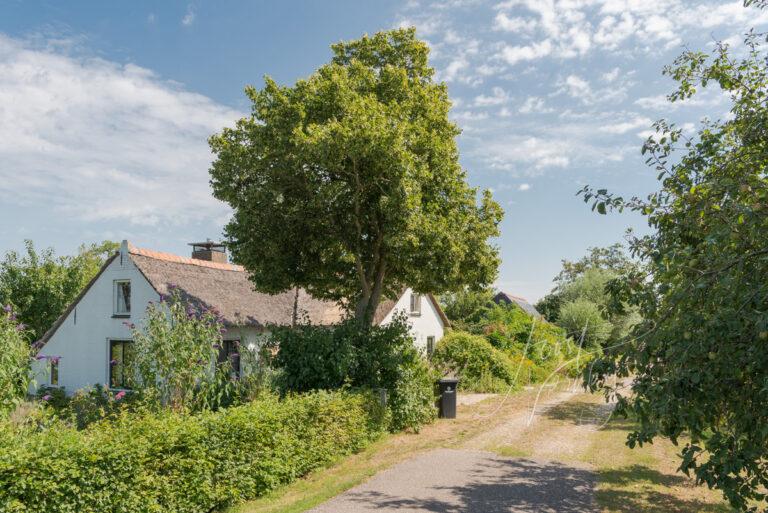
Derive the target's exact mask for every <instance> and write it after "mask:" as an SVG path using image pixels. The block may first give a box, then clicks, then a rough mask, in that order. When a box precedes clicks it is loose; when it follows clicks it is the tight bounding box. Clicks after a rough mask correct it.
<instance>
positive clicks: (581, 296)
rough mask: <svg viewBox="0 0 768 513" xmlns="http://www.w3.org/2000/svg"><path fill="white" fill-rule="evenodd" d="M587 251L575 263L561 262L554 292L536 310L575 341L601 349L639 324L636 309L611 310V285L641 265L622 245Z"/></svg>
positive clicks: (541, 301)
mask: <svg viewBox="0 0 768 513" xmlns="http://www.w3.org/2000/svg"><path fill="white" fill-rule="evenodd" d="M588 251H589V253H588V254H587V255H586V256H584V257H583V258H581V259H579V260H577V261H575V262H571V261H569V260H563V261H562V262H563V269H562V270H561V271H560V273H559V274H558V275H557V276H556V277H555V280H554V281H555V288H554V289H553V290H552V292H550V293H549V294H547V295H546V296H545V297H544V298H542V299H541V300H540V301H539V302H538V303H537V304H536V309H537V310H538V311H539V312H541V313H542V314H543V315H544V316H545V317H546V318H547V319H548V320H549V321H551V322H554V323H555V324H557V325H559V326H562V327H563V328H565V329H566V330H567V332H568V335H569V336H571V337H573V338H574V339H575V340H577V341H579V340H581V337H582V335H584V337H585V340H584V342H585V345H586V346H592V347H599V346H602V345H606V344H610V343H614V342H616V341H618V340H621V339H622V337H624V336H625V335H626V334H627V333H628V332H629V329H630V328H631V327H632V326H633V325H634V324H636V323H637V322H639V320H640V319H639V315H638V313H637V309H636V308H629V307H627V308H624V309H622V310H621V311H617V310H616V309H614V308H611V306H612V301H613V298H612V296H611V294H610V286H611V283H612V282H613V281H614V280H616V279H618V278H619V277H621V276H625V275H627V274H630V273H632V272H635V271H637V269H638V263H637V262H635V261H633V260H632V259H631V258H629V257H628V256H627V254H626V253H625V251H624V247H623V246H622V245H621V244H613V245H611V246H608V247H605V248H600V247H596V248H589V250H588ZM585 329H586V331H585Z"/></svg>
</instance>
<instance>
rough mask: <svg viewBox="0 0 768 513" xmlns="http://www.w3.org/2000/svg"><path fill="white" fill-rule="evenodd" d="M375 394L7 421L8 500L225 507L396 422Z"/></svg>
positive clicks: (87, 512)
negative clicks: (97, 418) (89, 418)
mask: <svg viewBox="0 0 768 513" xmlns="http://www.w3.org/2000/svg"><path fill="white" fill-rule="evenodd" d="M386 421H387V416H386V415H385V414H384V412H383V411H382V408H381V407H380V406H379V405H378V403H377V398H374V397H373V395H372V394H352V393H349V392H335V393H327V392H319V393H313V394H305V395H302V396H292V397H288V398H285V399H284V400H281V401H278V400H276V399H275V398H266V399H263V400H260V401H256V402H253V403H250V404H247V405H243V406H239V407H233V408H228V409H224V410H221V411H219V412H215V413H214V412H205V413H202V414H196V415H185V414H179V413H173V412H169V411H167V410H166V411H162V412H159V413H148V412H141V413H129V412H123V413H121V414H120V415H118V416H117V417H116V418H115V419H114V420H111V421H101V422H97V423H96V424H93V425H92V426H90V427H89V428H88V429H85V430H83V431H76V430H75V429H74V428H71V427H68V426H66V425H64V424H63V423H60V422H54V423H53V425H51V426H50V427H48V428H43V429H42V430H40V429H37V428H34V429H33V428H28V429H15V428H14V427H12V426H11V425H10V424H9V423H2V424H0V454H2V465H1V466H0V490H2V494H0V510H2V511H4V512H5V511H8V512H15V511H24V512H29V513H42V512H45V513H100V512H103V511H114V512H133V511H146V512H161V511H162V512H177V513H187V512H189V513H192V512H200V511H224V510H225V509H227V508H228V507H229V506H231V505H233V504H237V503H239V502H242V501H243V500H247V499H251V498H255V497H259V496H262V495H264V494H266V493H268V492H269V491H271V490H273V489H275V488H276V487H278V486H280V485H283V484H286V483H289V482H291V481H294V480H295V479H297V478H299V477H302V476H304V475H306V474H308V473H309V472H311V471H312V470H314V469H317V468H320V467H323V466H326V465H328V464H330V463H332V462H333V461H335V460H337V459H338V458H340V457H342V456H345V455H347V454H350V453H353V452H357V451H359V450H360V449H362V448H364V447H365V446H367V445H368V444H369V443H370V442H371V441H373V440H375V439H376V438H377V437H379V436H380V435H381V433H382V432H383V431H384V430H385V429H386Z"/></svg>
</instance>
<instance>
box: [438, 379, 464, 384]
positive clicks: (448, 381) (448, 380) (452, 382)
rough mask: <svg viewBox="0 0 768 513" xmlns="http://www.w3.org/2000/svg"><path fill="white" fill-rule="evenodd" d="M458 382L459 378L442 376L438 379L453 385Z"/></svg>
mask: <svg viewBox="0 0 768 513" xmlns="http://www.w3.org/2000/svg"><path fill="white" fill-rule="evenodd" d="M458 382H459V378H442V379H440V381H439V383H441V384H442V383H444V384H446V385H455V384H456V383H458Z"/></svg>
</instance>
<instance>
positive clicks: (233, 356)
mask: <svg viewBox="0 0 768 513" xmlns="http://www.w3.org/2000/svg"><path fill="white" fill-rule="evenodd" d="M229 357H230V358H232V359H235V358H239V357H240V353H231V354H230V355H229Z"/></svg>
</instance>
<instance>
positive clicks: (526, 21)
mask: <svg viewBox="0 0 768 513" xmlns="http://www.w3.org/2000/svg"><path fill="white" fill-rule="evenodd" d="M537 26H538V22H537V21H536V20H535V19H532V18H520V17H517V16H515V17H512V18H510V17H509V16H507V14H506V13H503V12H500V13H498V14H496V18H494V24H493V28H494V29H495V30H503V31H506V32H524V33H530V32H532V31H533V30H535V29H536V27H537Z"/></svg>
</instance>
